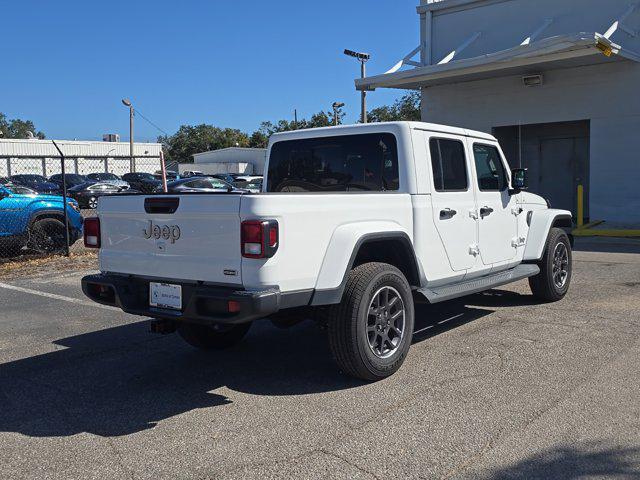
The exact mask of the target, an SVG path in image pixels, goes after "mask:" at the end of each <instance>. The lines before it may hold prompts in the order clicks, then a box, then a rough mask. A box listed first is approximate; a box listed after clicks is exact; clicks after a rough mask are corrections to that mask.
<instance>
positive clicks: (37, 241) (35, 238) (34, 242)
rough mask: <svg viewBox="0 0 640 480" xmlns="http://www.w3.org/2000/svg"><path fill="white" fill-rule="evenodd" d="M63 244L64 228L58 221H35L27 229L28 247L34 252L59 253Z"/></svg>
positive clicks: (47, 219) (64, 241)
mask: <svg viewBox="0 0 640 480" xmlns="http://www.w3.org/2000/svg"><path fill="white" fill-rule="evenodd" d="M65 244H66V239H65V227H64V223H62V222H61V221H60V220H57V219H55V218H43V219H40V220H36V221H35V222H33V224H32V225H31V228H30V229H29V243H28V247H29V248H30V249H31V250H33V251H35V252H38V253H57V252H61V251H62V250H63V249H64V247H65Z"/></svg>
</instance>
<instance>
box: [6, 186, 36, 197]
mask: <svg viewBox="0 0 640 480" xmlns="http://www.w3.org/2000/svg"><path fill="white" fill-rule="evenodd" d="M4 188H6V189H7V190H9V193H13V194H16V195H30V194H35V193H36V192H34V191H33V190H31V189H30V188H27V187H22V186H20V185H5V186H4Z"/></svg>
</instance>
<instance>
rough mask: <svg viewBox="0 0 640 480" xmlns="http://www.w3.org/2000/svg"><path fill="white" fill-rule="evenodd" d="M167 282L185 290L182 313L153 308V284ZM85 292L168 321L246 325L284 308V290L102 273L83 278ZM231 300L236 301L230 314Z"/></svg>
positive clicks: (99, 298) (131, 310) (142, 313)
mask: <svg viewBox="0 0 640 480" xmlns="http://www.w3.org/2000/svg"><path fill="white" fill-rule="evenodd" d="M156 281H157V282H166V283H172V284H175V285H181V287H182V306H183V308H182V311H178V310H175V311H174V310H170V309H164V308H157V307H151V306H150V305H149V283H150V282H156ZM82 291H83V292H84V294H85V295H86V296H87V297H89V298H90V299H91V300H93V301H94V302H97V303H101V304H103V305H111V306H115V307H118V308H121V309H122V310H123V311H125V312H127V313H132V314H134V315H143V316H145V317H152V318H161V319H166V320H177V321H187V322H193V323H201V324H205V325H210V324H217V323H224V324H238V323H246V322H250V321H252V320H256V319H258V318H263V317H266V316H268V315H271V314H273V313H275V312H277V311H278V310H279V309H280V298H281V295H280V291H279V290H278V289H277V288H271V289H267V290H260V291H253V290H239V289H238V288H235V287H225V286H220V285H207V284H203V283H198V282H182V281H172V280H166V279H148V278H141V277H135V276H130V275H117V274H99V275H88V276H86V277H84V278H83V279H82ZM229 301H233V302H236V303H235V305H234V308H233V310H237V311H234V312H230V311H229Z"/></svg>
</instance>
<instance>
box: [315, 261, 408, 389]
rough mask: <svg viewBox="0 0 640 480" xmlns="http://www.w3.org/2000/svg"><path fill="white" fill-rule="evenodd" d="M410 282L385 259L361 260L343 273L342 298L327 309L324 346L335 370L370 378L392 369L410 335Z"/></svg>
mask: <svg viewBox="0 0 640 480" xmlns="http://www.w3.org/2000/svg"><path fill="white" fill-rule="evenodd" d="M413 324H414V307H413V298H412V295H411V287H410V286H409V283H408V282H407V279H406V278H405V277H404V275H403V274H402V272H401V271H400V270H398V269H397V268H396V267H394V266H392V265H389V264H386V263H365V264H363V265H360V266H358V267H356V268H355V269H353V270H352V271H351V272H350V273H349V278H348V280H347V285H346V287H345V291H344V294H343V296H342V301H341V302H340V303H339V304H338V305H334V306H332V307H331V309H330V311H329V321H328V332H329V346H330V348H331V352H332V354H333V357H334V359H335V361H336V363H337V364H338V366H339V367H340V369H341V370H342V371H343V372H344V373H346V374H348V375H351V376H353V377H357V378H361V379H363V380H368V381H375V380H380V379H382V378H385V377H388V376H389V375H392V374H393V373H395V372H396V371H397V370H398V369H399V368H400V366H401V365H402V363H403V362H404V359H405V358H406V356H407V353H408V351H409V347H410V346H411V339H412V336H413Z"/></svg>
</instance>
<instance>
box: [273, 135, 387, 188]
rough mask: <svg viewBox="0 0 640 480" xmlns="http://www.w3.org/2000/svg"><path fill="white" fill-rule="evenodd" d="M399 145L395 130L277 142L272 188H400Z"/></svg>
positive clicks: (274, 151)
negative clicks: (392, 132) (393, 132)
mask: <svg viewBox="0 0 640 480" xmlns="http://www.w3.org/2000/svg"><path fill="white" fill-rule="evenodd" d="M398 176H399V174H398V147H397V143H396V138H395V136H394V135H393V134H391V133H368V134H363V135H340V136H336V137H323V138H306V139H301V140H286V141H282V142H276V143H274V144H273V146H272V147H271V154H270V156H269V171H268V179H267V192H347V191H385V190H398V188H399V182H398Z"/></svg>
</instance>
